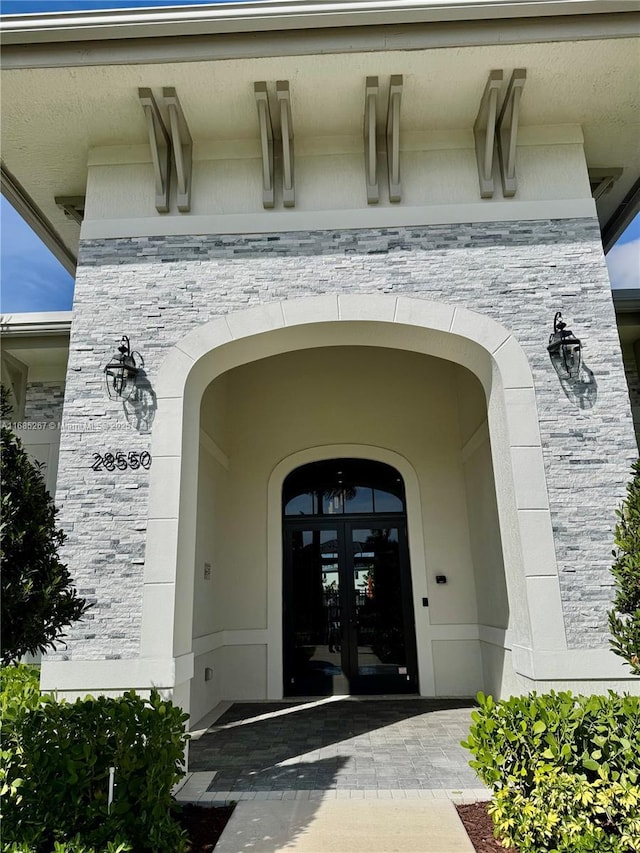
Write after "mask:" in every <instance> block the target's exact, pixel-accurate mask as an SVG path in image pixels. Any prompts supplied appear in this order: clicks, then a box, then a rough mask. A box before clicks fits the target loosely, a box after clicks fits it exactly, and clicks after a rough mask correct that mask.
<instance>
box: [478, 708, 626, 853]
mask: <svg viewBox="0 0 640 853" xmlns="http://www.w3.org/2000/svg"><path fill="white" fill-rule="evenodd" d="M478 703H479V705H480V708H479V710H477V711H474V712H473V714H472V717H473V724H472V726H471V729H470V732H469V737H468V738H467V740H466V741H465V742H464V743H463V746H465V747H466V748H467V749H469V750H470V751H471V752H472V753H473V755H474V759H473V760H472V761H470V762H469V763H470V764H471V766H472V767H473V768H474V769H475V770H476V771H477V772H478V775H479V776H480V778H481V779H482V780H483V781H484V782H486V784H488V785H489V786H490V787H491V788H493V790H494V797H493V803H492V805H491V807H490V811H491V814H492V817H493V821H494V826H495V828H496V832H497V833H498V834H499V835H500V836H501V837H502V838H503V839H504V841H505V842H509V843H511V844H514V845H515V846H516V847H517V848H518V849H519V850H520V853H539V851H541V850H545V851H557V853H560V851H562V853H564V851H567V853H569V851H594V853H595V851H598V853H609V851H611V853H622V851H640V787H639V785H638V782H639V781H640V698H639V697H635V696H618V695H617V694H615V693H613V692H610V693H609V695H608V696H574V695H573V694H571V693H569V692H565V693H554V692H552V693H549V694H543V695H537V694H535V693H533V694H531V695H530V696H522V697H517V696H514V697H511V698H510V699H507V700H504V701H501V702H495V701H494V700H493V699H492V697H491V696H487V697H485V696H484V695H483V694H481V693H480V694H478Z"/></svg>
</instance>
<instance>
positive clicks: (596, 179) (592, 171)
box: [589, 166, 624, 201]
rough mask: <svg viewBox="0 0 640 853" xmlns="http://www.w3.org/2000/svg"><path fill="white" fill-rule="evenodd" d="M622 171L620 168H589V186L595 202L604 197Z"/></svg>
mask: <svg viewBox="0 0 640 853" xmlns="http://www.w3.org/2000/svg"><path fill="white" fill-rule="evenodd" d="M623 171H624V170H623V169H622V168H620V167H613V166H612V167H611V168H608V169H606V168H591V167H589V184H590V185H591V195H592V196H593V197H594V199H595V200H596V201H598V199H600V198H602V196H603V195H606V194H607V193H608V192H609V191H610V190H611V188H612V187H613V185H614V184H615V182H616V181H617V180H618V178H619V177H620V176H621V175H622V172H623Z"/></svg>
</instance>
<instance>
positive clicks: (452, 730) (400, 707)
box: [189, 697, 481, 793]
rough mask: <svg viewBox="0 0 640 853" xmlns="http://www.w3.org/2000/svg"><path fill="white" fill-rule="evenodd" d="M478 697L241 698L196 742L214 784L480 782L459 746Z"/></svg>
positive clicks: (257, 787)
mask: <svg viewBox="0 0 640 853" xmlns="http://www.w3.org/2000/svg"><path fill="white" fill-rule="evenodd" d="M472 706H473V703H472V702H471V701H465V700H442V699H423V698H402V699H364V698H363V699H354V698H351V697H349V698H345V699H340V700H338V701H329V702H318V703H304V702H302V703H300V704H299V705H297V704H292V703H290V702H276V703H254V702H252V703H237V704H235V705H233V706H232V707H231V708H230V709H229V710H228V711H227V712H226V713H225V714H223V716H222V717H220V719H219V720H218V721H217V722H216V724H215V725H214V726H212V727H211V728H210V729H209V730H208V731H207V732H206V734H204V735H202V737H200V738H199V739H198V740H194V741H192V743H191V745H190V748H189V770H190V771H216V775H215V777H214V779H213V781H212V783H211V785H210V786H209V790H210V791H225V792H227V791H228V792H231V793H234V792H242V791H244V792H246V791H255V792H259V791H291V790H293V791H303V790H310V791H311V790H314V791H319V790H331V789H344V790H352V791H355V790H376V789H383V790H385V791H393V790H398V791H399V790H403V789H411V790H416V789H427V788H430V789H433V788H449V789H451V788H460V789H462V788H478V787H480V785H481V783H480V782H479V780H478V777H477V776H476V774H475V773H474V771H473V770H471V768H470V767H469V765H468V761H469V758H470V755H469V753H467V751H466V750H464V749H463V748H462V747H461V746H460V741H461V740H462V739H464V738H465V737H466V734H467V732H468V728H469V722H470V714H471V708H472Z"/></svg>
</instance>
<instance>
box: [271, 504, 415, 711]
mask: <svg viewBox="0 0 640 853" xmlns="http://www.w3.org/2000/svg"><path fill="white" fill-rule="evenodd" d="M367 528H372V529H375V528H383V529H384V528H387V529H388V528H395V529H397V530H398V546H399V550H398V559H399V569H400V592H401V600H402V614H403V629H404V637H405V650H406V663H407V676H408V677H407V684H406V690H405V691H403V692H411V693H418V692H419V681H418V659H417V644H416V631H415V616H414V602H413V583H412V578H411V563H410V557H409V543H408V529H407V516H406V512H401V513H392V514H382V513H363V514H356V513H353V514H351V513H350V514H348V515H344V514H336V515H332V516H327V515H323V516H312V515H308V516H304V517H299V516H298V517H293V518H287V517H285V518H284V520H283V558H284V559H283V624H282V630H283V681H284V684H283V687H284V695H285V696H287V695H296V694H295V693H292V692H291V689H290V685H291V680H292V674H293V672H294V666H293V653H294V622H293V606H292V599H293V548H292V536H293V532H294V531H296V530H335V531H336V533H337V548H338V566H339V569H338V571H339V573H340V583H339V595H340V606H341V608H342V612H343V614H344V613H346V614H347V615H346V619H345V618H344V617H343V619H342V645H341V662H342V669H343V672H344V674H345V676H346V678H347V680H348V681H349V684H350V686H351V689H350V693H353V694H358V693H366V692H371V691H367V681H366V680H367V679H369V680H370V681H373V679H376V678H377V682H376V683H377V684H381V683H382V682H383V681H384V677H383V676H378V677H376V676H360V677H358V675H357V673H358V644H357V623H356V601H355V588H354V583H353V573H354V554H353V548H349V547H348V545H350V544H351V542H352V537H351V531H352V530H353V529H367ZM371 686H372V687H375V685H374V684H372V685H371ZM373 692H376V693H385V692H389V690H385V689H384V687H383V688H382V689H379V690H375V689H374V690H373ZM393 692H399V691H398V689H397V688H396V689H395V690H393Z"/></svg>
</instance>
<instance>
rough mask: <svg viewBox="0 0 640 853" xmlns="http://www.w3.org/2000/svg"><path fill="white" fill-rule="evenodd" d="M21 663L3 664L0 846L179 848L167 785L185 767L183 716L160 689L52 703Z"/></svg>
mask: <svg viewBox="0 0 640 853" xmlns="http://www.w3.org/2000/svg"><path fill="white" fill-rule="evenodd" d="M25 669H26V668H25V667H7V668H4V669H3V670H2V675H3V689H2V713H3V738H2V750H1V752H0V756H1V759H2V761H1V767H0V784H1V785H2V794H3V815H2V837H3V842H4V844H5V848H4V849H5V850H14V851H16V853H17V851H22V850H29V851H30V853H31V851H34V853H52V851H56V853H63V851H64V853H67V851H68V853H80V852H81V851H82V853H84V851H86V853H90V850H91V848H96V853H98V852H99V853H102V851H108V853H115V851H118V853H122V851H125V850H130V849H131V850H135V851H153V853H180V851H183V850H184V849H185V848H186V840H185V837H184V834H183V832H182V830H181V829H180V827H179V825H178V824H177V822H176V821H175V820H174V818H173V816H172V812H173V809H174V803H173V800H172V797H171V790H172V788H173V786H174V784H175V783H176V782H177V781H178V780H179V779H180V778H181V777H182V776H183V775H184V770H183V760H184V749H185V745H186V740H187V737H188V735H186V734H185V721H186V719H187V715H186V714H183V712H182V711H181V709H180V708H177V707H175V706H174V705H173V704H172V703H171V702H167V701H163V700H162V699H161V697H160V695H159V693H158V692H157V691H153V692H152V694H151V696H150V698H149V699H143V698H141V697H140V696H137V695H136V693H135V692H134V691H129V692H127V693H125V694H124V696H121V697H119V698H116V699H109V698H106V697H104V696H101V697H98V698H96V699H94V698H90V697H89V698H86V699H79V700H77V701H76V702H74V703H66V702H57V701H55V700H54V699H53V698H52V697H51V696H39V695H38V694H37V673H36V674H35V675H34V674H33V673H26V672H25ZM110 767H115V768H116V773H115V783H116V786H115V791H114V800H113V805H112V808H111V813H110V814H109V812H108V808H107V796H108V787H109V768H110ZM56 843H58V846H56ZM6 845H10V846H8V847H7V846H6ZM11 845H13V846H11ZM16 845H20V846H16ZM25 845H26V846H25Z"/></svg>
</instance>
